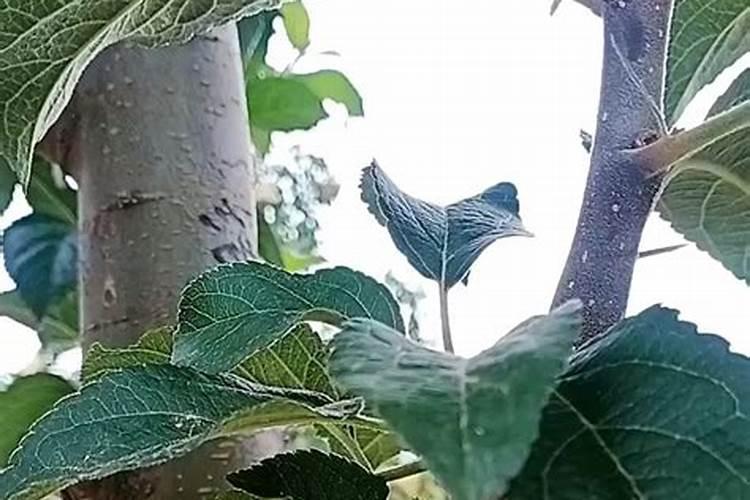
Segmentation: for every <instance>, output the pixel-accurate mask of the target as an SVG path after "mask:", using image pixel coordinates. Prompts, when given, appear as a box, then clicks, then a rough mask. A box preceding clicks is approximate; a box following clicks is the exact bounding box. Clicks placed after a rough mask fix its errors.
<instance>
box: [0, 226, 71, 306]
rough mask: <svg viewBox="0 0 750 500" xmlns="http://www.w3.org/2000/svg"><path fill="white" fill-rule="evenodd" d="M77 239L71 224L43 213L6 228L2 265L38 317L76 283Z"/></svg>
mask: <svg viewBox="0 0 750 500" xmlns="http://www.w3.org/2000/svg"><path fill="white" fill-rule="evenodd" d="M77 239H78V236H77V234H76V232H75V230H73V229H72V228H71V226H70V224H68V223H67V222H63V221H60V220H58V219H54V218H51V217H49V216H46V215H43V214H31V215H29V216H27V217H24V218H22V219H19V220H17V221H16V222H14V223H13V224H12V225H11V226H10V227H9V228H8V229H6V230H5V234H4V236H3V254H4V256H5V268H6V269H7V271H8V274H9V275H10V276H11V278H13V281H15V282H16V285H17V287H18V292H19V293H20V294H21V297H22V298H23V300H24V302H25V303H26V304H28V305H29V307H30V308H31V310H32V311H33V312H34V313H35V314H36V315H37V317H40V318H41V317H43V316H44V314H45V312H46V311H47V308H48V307H49V306H50V305H51V304H52V303H54V302H55V301H56V300H58V299H59V298H60V297H62V296H63V295H64V294H65V293H67V292H68V291H70V290H71V289H72V288H73V287H74V286H75V283H76V280H77V272H78V265H77V264H78V262H77V260H78V241H77Z"/></svg>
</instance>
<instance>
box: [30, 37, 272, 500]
mask: <svg viewBox="0 0 750 500" xmlns="http://www.w3.org/2000/svg"><path fill="white" fill-rule="evenodd" d="M56 128H58V131H56V132H54V131H53V134H52V137H53V139H51V140H50V141H47V140H45V142H52V143H53V144H54V148H55V149H56V151H57V152H58V154H57V156H58V159H59V160H60V162H61V163H62V164H63V165H64V166H65V167H66V169H67V170H68V171H70V172H72V173H73V174H74V176H75V177H76V179H77V181H78V184H79V196H78V199H79V221H80V224H79V225H80V234H81V243H80V253H81V262H80V290H81V304H80V306H81V313H82V314H81V317H82V328H83V330H84V332H83V334H84V348H86V347H88V346H90V345H91V344H92V343H93V342H101V343H102V344H104V345H107V346H123V345H127V344H131V343H133V342H135V341H136V340H137V339H138V338H139V336H140V335H141V334H142V333H143V332H144V331H146V330H148V329H150V328H153V327H157V326H161V325H166V324H170V323H174V320H175V312H176V305H177V300H178V297H179V294H180V290H181V289H182V288H183V287H184V286H185V284H186V283H187V282H188V281H189V280H190V279H191V278H193V277H195V276H196V275H197V274H199V273H200V272H201V271H204V270H206V269H207V268H210V267H213V266H214V265H216V264H218V263H221V262H226V261H235V260H245V259H248V258H251V257H255V256H256V255H257V241H256V234H257V228H256V222H255V199H254V194H253V186H254V177H253V176H254V173H253V172H254V162H255V157H254V152H253V149H252V145H251V143H250V139H249V138H250V135H249V129H248V123H247V108H246V102H245V92H244V83H243V75H242V67H241V59H240V54H239V47H238V42H237V36H236V31H235V28H234V26H228V27H225V28H222V29H218V30H216V31H215V32H213V33H212V34H211V35H209V36H202V37H199V38H197V39H196V40H194V41H193V42H191V43H189V44H187V45H184V46H175V47H167V48H161V49H155V50H146V49H142V48H136V47H125V46H115V47H112V48H110V49H109V50H107V51H106V52H105V53H103V54H102V55H100V56H99V57H97V59H96V60H95V61H94V62H93V64H92V65H91V66H90V67H89V68H88V69H87V71H86V73H85V75H84V77H83V78H82V80H81V82H80V83H79V85H78V88H77V90H76V94H75V96H74V98H73V100H72V101H71V104H70V105H69V107H68V110H67V111H66V114H65V116H64V118H63V120H61V122H60V124H59V127H56ZM55 135H57V138H54V137H55ZM166 397H168V395H167V396H166ZM280 441H281V440H280V438H279V435H278V434H270V435H268V434H267V435H261V436H259V437H256V438H254V439H252V440H249V441H247V440H243V441H242V443H240V442H239V441H237V440H235V441H224V442H220V443H209V444H208V445H206V446H204V447H203V448H202V449H201V450H198V452H196V453H193V454H191V455H189V456H187V457H184V458H183V459H179V460H177V461H174V462H170V463H168V464H166V465H164V466H160V467H156V468H151V469H148V470H143V471H137V472H131V473H124V474H118V475H116V476H113V477H111V478H108V479H105V480H104V481H99V482H92V483H87V484H83V485H80V486H77V487H75V488H72V489H70V490H68V492H67V493H66V494H67V495H68V497H69V498H91V499H97V500H99V499H145V498H148V499H188V500H189V499H198V498H205V497H206V496H208V495H209V494H211V493H212V492H215V491H218V490H220V489H224V488H225V486H226V482H225V480H224V476H225V474H226V473H227V472H228V471H230V470H235V469H237V468H239V467H241V466H243V465H246V464H247V463H248V460H250V459H253V458H258V457H259V456H263V455H267V454H270V453H275V452H277V451H279V450H280V449H281V448H282V444H283V443H281V442H280ZM103 446H106V443H103Z"/></svg>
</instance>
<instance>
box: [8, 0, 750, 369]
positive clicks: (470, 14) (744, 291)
mask: <svg viewBox="0 0 750 500" xmlns="http://www.w3.org/2000/svg"><path fill="white" fill-rule="evenodd" d="M305 3H306V5H307V6H308V9H309V10H310V12H311V18H312V32H311V38H312V45H311V47H310V48H309V52H310V54H311V55H310V56H307V57H306V58H305V59H302V60H301V61H300V62H299V63H298V65H297V66H296V69H297V71H306V70H315V69H320V68H322V67H336V68H339V69H342V70H343V71H344V72H345V73H346V74H347V75H348V76H350V78H351V79H352V81H353V82H354V84H355V85H356V86H357V87H358V88H359V89H360V91H361V94H362V95H363V97H364V101H365V115H366V116H365V118H364V119H350V120H346V119H345V114H344V113H343V112H342V110H341V109H340V108H338V107H337V106H335V105H331V106H329V108H330V112H331V114H332V115H333V116H332V119H329V120H327V121H326V122H323V123H321V124H320V125H319V126H318V127H317V128H316V129H315V130H313V131H310V132H303V133H294V134H288V135H286V136H283V135H275V136H274V141H275V145H276V148H277V149H276V151H275V152H274V155H279V156H283V154H281V153H283V151H284V150H285V148H287V147H288V146H291V145H294V144H296V143H301V144H302V145H303V149H304V150H305V151H307V152H310V153H314V154H319V155H322V156H324V157H325V158H326V160H327V162H328V165H329V167H330V169H331V171H332V172H333V174H334V175H335V176H336V178H337V180H338V181H339V182H340V184H341V191H340V194H339V198H338V199H337V200H336V202H335V203H334V204H333V206H332V207H331V208H326V209H324V210H322V211H321V212H320V213H319V220H320V222H321V225H322V228H323V230H322V232H321V239H322V244H321V249H320V250H321V254H322V255H323V256H324V257H325V258H326V259H328V261H329V263H331V264H332V265H333V264H336V265H338V264H341V265H348V266H350V267H353V268H356V269H359V270H361V271H363V272H366V273H368V274H370V275H372V276H373V277H375V278H377V279H379V280H383V279H384V277H385V274H386V273H387V272H388V271H389V270H393V271H394V273H395V275H396V276H397V277H398V278H399V279H401V280H404V281H406V282H407V283H408V284H410V285H415V286H422V287H423V288H424V290H425V292H427V298H426V299H425V301H424V306H423V312H424V314H423V316H422V318H421V326H422V334H423V335H424V336H425V337H427V338H428V339H430V340H433V341H434V342H435V343H436V344H437V339H438V337H439V318H438V314H437V294H436V293H435V291H436V290H435V285H434V284H433V283H432V282H429V281H427V280H425V279H423V278H421V277H420V276H419V275H418V274H417V273H416V272H415V271H413V270H411V268H410V267H409V265H408V264H407V262H406V259H405V258H404V257H403V256H401V254H400V253H399V252H398V251H397V250H396V249H395V247H394V246H393V244H392V243H391V241H390V239H389V236H388V233H387V231H386V230H385V229H384V228H381V227H380V226H379V225H378V224H377V223H376V222H375V220H374V218H373V217H372V216H371V215H370V214H369V213H368V212H367V210H366V208H365V206H364V205H363V204H362V203H361V201H360V200H359V191H358V188H357V185H358V178H359V171H360V169H361V168H362V167H364V166H365V165H366V164H368V163H369V161H370V160H371V159H372V158H373V157H375V158H377V159H378V161H379V163H380V165H381V166H382V167H383V168H384V169H385V170H386V172H387V173H388V174H389V176H390V177H391V178H392V179H393V180H394V181H395V182H396V183H397V184H398V185H399V186H400V187H401V188H402V189H404V190H405V191H407V192H408V193H410V194H412V195H414V196H418V197H421V198H424V199H427V200H430V201H433V202H438V203H450V202H453V201H456V200H458V199H460V198H463V197H466V196H470V195H473V194H476V193H477V192H479V191H481V190H483V189H484V188H486V187H488V186H490V185H492V184H495V183H497V182H499V181H512V182H514V183H515V184H516V186H517V187H518V189H519V197H520V200H521V216H522V218H523V220H524V224H525V225H526V227H527V228H529V229H530V230H531V231H533V232H534V233H535V234H536V238H533V239H526V238H510V239H505V240H501V241H499V242H497V243H496V244H494V245H493V246H491V247H490V248H489V249H488V250H486V251H485V252H484V254H482V256H481V257H480V258H479V260H478V261H477V262H476V264H475V266H474V270H473V272H472V276H471V280H470V284H469V286H468V287H464V286H463V285H457V286H456V287H455V288H454V289H453V290H452V291H451V293H450V296H449V300H450V303H451V320H452V330H453V335H454V343H455V344H456V348H457V351H458V352H459V353H462V354H466V355H468V354H473V353H476V352H477V351H479V350H481V349H483V348H485V347H487V346H489V345H490V344H492V343H493V342H494V341H495V340H496V339H497V338H498V337H499V336H500V335H502V334H504V333H505V332H507V331H508V330H509V329H510V328H512V327H513V326H515V325H516V324H517V323H519V322H520V321H522V320H524V319H525V318H527V317H528V316H531V315H534V314H540V313H544V312H546V310H547V309H548V307H549V303H550V300H551V298H552V294H553V293H554V290H555V286H556V284H557V279H558V277H559V274H560V271H561V269H562V266H563V263H564V260H565V257H566V255H567V251H568V248H569V245H570V241H571V239H572V236H573V230H574V228H575V223H576V219H577V214H578V209H579V205H580V201H581V195H582V192H583V188H584V183H585V177H586V172H587V168H588V158H587V154H586V153H585V152H584V150H583V148H582V147H581V145H580V141H579V140H578V130H579V129H580V128H583V129H585V130H588V131H591V132H593V129H594V122H595V116H596V106H597V100H598V93H599V71H600V66H601V38H602V37H601V22H600V20H599V19H598V18H596V17H594V16H593V15H591V14H590V13H589V12H588V11H587V10H585V9H584V8H582V7H580V6H578V5H577V4H575V3H573V2H571V1H570V0H566V1H564V2H563V4H562V6H561V7H560V9H559V10H558V12H557V14H556V15H555V16H554V17H550V16H549V15H548V10H549V3H550V1H549V0H507V1H503V2H498V1H490V0H478V1H475V2H471V3H470V4H464V5H466V6H467V7H461V6H460V5H461V4H458V3H457V2H455V1H452V2H449V1H446V0H411V1H409V2H400V1H399V2H396V1H395V0H381V1H374V0H305ZM278 38H281V37H278ZM275 42H276V43H275V44H274V45H273V46H272V50H271V53H270V56H271V57H272V58H273V60H277V61H279V63H280V64H281V65H282V66H283V65H284V64H285V63H287V62H289V61H290V60H291V59H292V58H293V56H292V54H291V52H290V48H289V47H286V46H284V44H283V43H281V42H279V41H278V40H276V41H275ZM325 50H336V51H337V52H339V53H340V54H341V57H338V58H337V57H314V56H312V54H313V53H315V52H320V51H325ZM749 65H750V58H747V57H746V58H745V59H744V60H743V61H742V62H741V64H739V65H736V66H735V67H734V68H732V70H731V73H732V74H727V75H722V78H720V79H719V81H718V82H717V84H716V85H715V86H714V88H712V89H710V90H709V91H708V92H705V93H704V94H703V95H702V96H701V99H700V102H699V103H697V105H696V106H694V107H693V108H692V109H691V110H689V111H690V116H689V117H687V118H688V120H687V123H690V122H691V121H692V122H694V121H695V120H697V119H698V118H699V117H701V116H703V115H704V114H705V112H706V110H707V109H708V107H709V106H710V105H711V103H712V102H713V99H714V98H715V97H716V96H717V95H718V94H719V93H720V92H721V90H722V89H723V87H726V85H728V84H729V82H730V81H731V79H732V76H733V75H736V74H738V73H739V72H740V71H741V69H742V67H747V66H749ZM4 219H6V221H5V222H6V223H7V217H6V218H4ZM682 241H683V240H682V238H681V236H679V235H678V234H677V233H675V232H673V231H672V230H671V229H670V228H669V226H668V225H667V224H666V223H664V222H663V221H661V220H659V219H658V217H656V216H654V217H653V218H652V220H651V221H650V222H649V224H648V226H647V228H646V232H645V235H644V240H643V244H642V247H643V249H648V248H654V247H657V246H662V245H669V244H674V243H680V242H682ZM11 286H12V284H11V283H10V281H9V280H8V279H7V277H0V287H2V288H10V287H11ZM749 299H750V295H749V294H748V288H747V286H746V285H745V284H744V283H742V282H741V281H739V280H737V279H736V278H734V277H733V275H732V274H731V273H729V272H728V271H726V270H725V269H724V268H723V267H722V266H721V265H720V264H719V263H718V262H716V261H714V260H713V259H711V258H710V257H709V256H708V255H707V254H705V253H703V252H700V251H698V250H697V249H695V248H694V247H693V246H692V245H691V246H690V247H689V248H686V249H682V250H679V251H677V252H674V253H671V254H667V255H664V256H657V257H652V258H648V259H644V260H641V261H639V262H638V263H637V266H636V272H635V276H634V282H633V290H632V294H631V305H630V309H629V312H630V313H636V312H638V311H640V310H642V309H644V308H645V307H648V306H649V305H651V304H654V303H663V304H664V305H666V306H669V307H674V308H677V309H680V310H681V311H682V318H683V319H686V320H689V321H693V322H695V323H697V324H698V326H699V329H700V330H701V331H704V332H712V333H719V334H721V335H723V336H724V337H726V338H727V339H729V340H730V341H731V342H732V345H733V348H734V349H735V350H738V351H742V352H745V353H750V335H749V334H750V332H748V331H747V330H748V323H749V321H748V319H750V318H749V316H750V315H749V314H748V312H747V311H748V304H749ZM0 332H2V336H0V373H2V372H12V371H17V370H19V369H22V368H23V367H24V366H25V365H26V364H28V362H29V361H30V360H31V359H32V358H33V356H34V350H35V348H36V345H37V344H36V343H35V342H36V340H35V338H34V336H33V335H29V334H28V333H27V332H25V331H24V330H23V329H22V328H19V327H16V326H14V325H12V323H9V322H6V321H3V322H0ZM75 359H76V357H75V356H72V357H71V360H73V361H74V360H75Z"/></svg>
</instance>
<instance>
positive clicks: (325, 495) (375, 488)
mask: <svg viewBox="0 0 750 500" xmlns="http://www.w3.org/2000/svg"><path fill="white" fill-rule="evenodd" d="M227 480H229V482H230V483H231V484H232V486H234V487H236V488H240V489H242V490H244V491H247V492H248V493H252V494H253V495H256V496H259V497H261V498H286V499H289V500H323V499H325V500H386V498H388V485H387V484H386V483H385V481H384V480H383V479H382V478H380V477H378V476H376V475H374V474H371V473H370V472H368V471H367V470H365V469H363V468H361V467H360V466H358V465H356V464H353V463H351V462H349V461H348V460H345V459H343V458H341V457H338V456H336V455H328V454H326V453H323V452H320V451H317V450H300V451H296V452H294V453H282V454H280V455H276V456H274V457H271V458H267V459H265V460H263V461H262V462H260V463H259V464H258V465H255V466H253V467H252V468H250V469H245V470H241V471H237V472H233V473H232V474H229V476H227Z"/></svg>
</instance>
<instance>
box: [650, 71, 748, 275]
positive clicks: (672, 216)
mask: <svg viewBox="0 0 750 500" xmlns="http://www.w3.org/2000/svg"><path fill="white" fill-rule="evenodd" d="M747 99H750V70H745V71H744V72H743V73H742V74H741V75H740V76H739V77H738V78H737V79H736V80H735V81H734V82H733V83H732V85H731V86H730V87H729V89H728V90H727V91H726V92H725V93H724V94H723V95H722V96H721V97H720V98H719V99H718V100H717V101H716V103H715V104H714V106H713V107H712V108H711V111H710V112H709V116H712V115H714V114H716V113H720V112H722V111H725V110H727V109H729V108H731V107H733V106H735V105H736V104H738V103H740V102H742V101H745V100H747ZM658 210H659V212H660V213H661V216H662V217H664V218H665V219H667V220H668V221H669V222H670V223H671V224H672V227H673V228H674V229H675V230H677V231H679V232H680V233H682V234H683V235H684V236H685V238H687V239H688V240H690V241H692V242H694V243H695V244H696V245H697V246H698V248H700V249H701V250H705V251H707V252H708V253H709V254H710V255H711V256H712V257H713V258H715V259H717V260H719V261H720V262H721V263H722V264H724V266H725V267H726V268H727V269H729V270H730V271H732V272H733V273H734V274H735V276H737V277H738V278H740V279H743V280H745V282H746V283H748V284H750V129H745V130H740V131H739V132H735V133H734V134H731V135H729V136H727V137H725V138H723V139H721V140H719V141H717V142H715V143H714V144H712V145H711V146H709V147H708V148H706V149H705V150H703V151H701V152H700V153H698V154H697V155H695V156H694V157H693V158H691V159H689V160H687V161H684V162H682V163H680V164H678V165H676V166H675V167H674V168H673V169H672V171H671V172H670V174H669V177H668V178H667V186H666V188H665V189H664V192H663V194H662V195H661V198H660V200H659V204H658Z"/></svg>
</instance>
